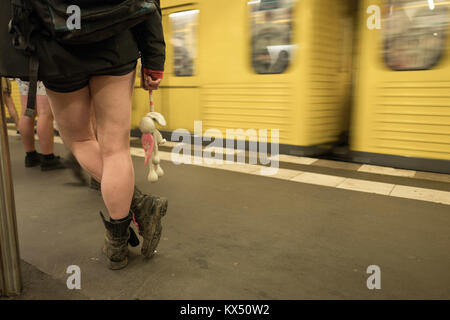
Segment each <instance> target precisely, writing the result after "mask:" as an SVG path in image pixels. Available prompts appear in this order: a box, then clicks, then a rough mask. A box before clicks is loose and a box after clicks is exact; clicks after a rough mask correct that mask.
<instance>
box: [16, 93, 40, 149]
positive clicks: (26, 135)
mask: <svg viewBox="0 0 450 320" xmlns="http://www.w3.org/2000/svg"><path fill="white" fill-rule="evenodd" d="M27 98H28V97H27V96H25V95H20V102H21V104H22V116H21V117H20V120H19V131H20V136H21V138H22V143H23V147H24V148H25V152H32V151H35V150H36V148H35V146H34V119H35V117H33V118H31V117H26V116H25V110H26V108H27Z"/></svg>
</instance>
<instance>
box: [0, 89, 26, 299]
mask: <svg viewBox="0 0 450 320" xmlns="http://www.w3.org/2000/svg"><path fill="white" fill-rule="evenodd" d="M0 83H1V82H0ZM2 94H3V89H2V88H1V84H0V106H1V108H0V109H1V110H0V111H1V112H0V296H8V297H9V296H15V295H18V294H20V292H21V290H22V277H21V271H20V254H19V241H18V236H17V222H16V207H15V202H14V189H13V184H12V175H11V160H10V154H9V145H8V132H7V127H6V117H5V106H4V104H3V98H2Z"/></svg>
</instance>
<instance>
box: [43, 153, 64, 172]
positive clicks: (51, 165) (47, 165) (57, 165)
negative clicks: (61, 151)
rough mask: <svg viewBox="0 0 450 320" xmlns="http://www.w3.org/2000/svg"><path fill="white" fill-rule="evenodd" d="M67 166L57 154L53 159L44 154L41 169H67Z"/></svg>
mask: <svg viewBox="0 0 450 320" xmlns="http://www.w3.org/2000/svg"><path fill="white" fill-rule="evenodd" d="M66 168H67V167H66V166H65V165H64V163H63V162H62V161H61V157H60V156H55V157H53V158H51V159H46V158H45V156H42V160H41V170H42V171H50V170H57V169H66Z"/></svg>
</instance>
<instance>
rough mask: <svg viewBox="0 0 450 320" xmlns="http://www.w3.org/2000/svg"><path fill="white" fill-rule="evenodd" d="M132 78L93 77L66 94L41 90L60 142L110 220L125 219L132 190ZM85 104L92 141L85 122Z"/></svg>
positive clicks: (131, 74)
mask: <svg viewBox="0 0 450 320" xmlns="http://www.w3.org/2000/svg"><path fill="white" fill-rule="evenodd" d="M133 79H134V72H132V73H130V74H128V75H125V76H120V77H113V76H99V77H93V78H92V79H91V81H90V85H89V88H88V87H85V88H83V89H81V90H78V91H75V92H71V93H57V92H54V91H51V90H48V89H47V94H48V96H49V98H50V100H51V106H52V108H53V113H54V115H55V119H56V122H57V123H58V127H59V130H60V134H61V137H62V139H63V140H64V142H65V144H66V145H67V146H68V147H69V148H70V149H71V150H72V152H73V154H74V155H75V157H76V158H77V159H78V161H79V163H80V165H81V166H82V167H83V168H84V169H85V170H86V171H88V172H89V173H90V174H91V175H92V176H93V177H94V178H95V179H97V180H98V181H101V183H102V195H103V200H104V201H105V205H106V207H107V208H108V211H109V215H110V217H111V218H113V219H121V218H124V217H126V216H127V215H128V213H129V210H130V204H131V198H132V195H133V189H134V170H133V165H132V162H131V156H130V150H129V132H130V120H131V94H132V81H133ZM91 96H92V97H91ZM91 99H92V100H93V101H94V107H95V116H96V119H97V130H98V142H97V140H96V139H95V135H94V132H93V128H92V124H91V121H90V108H91V105H90V104H91Z"/></svg>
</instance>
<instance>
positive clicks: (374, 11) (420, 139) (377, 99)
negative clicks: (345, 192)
mask: <svg viewBox="0 0 450 320" xmlns="http://www.w3.org/2000/svg"><path fill="white" fill-rule="evenodd" d="M360 5H361V7H360V9H361V10H359V13H360V16H359V40H360V41H359V45H358V50H357V56H358V59H357V70H358V71H357V73H356V77H355V104H354V110H353V117H352V126H351V127H352V130H351V132H352V134H351V143H350V146H351V149H352V158H353V160H355V161H358V162H363V163H376V164H381V165H387V166H392V167H399V168H407V169H420V170H427V171H436V172H443V173H450V58H449V56H450V24H449V22H450V2H449V1H444V0H386V1H384V0H383V1H381V0H363V1H361V4H360ZM377 19H378V21H376V20H377Z"/></svg>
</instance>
